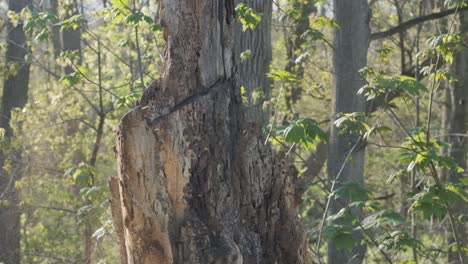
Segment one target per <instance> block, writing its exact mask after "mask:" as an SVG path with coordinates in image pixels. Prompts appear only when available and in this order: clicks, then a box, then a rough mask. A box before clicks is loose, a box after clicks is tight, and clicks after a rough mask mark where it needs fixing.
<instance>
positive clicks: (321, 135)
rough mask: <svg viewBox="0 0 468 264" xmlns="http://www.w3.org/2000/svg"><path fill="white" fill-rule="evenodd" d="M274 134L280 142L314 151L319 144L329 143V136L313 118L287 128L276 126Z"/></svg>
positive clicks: (299, 120)
mask: <svg viewBox="0 0 468 264" xmlns="http://www.w3.org/2000/svg"><path fill="white" fill-rule="evenodd" d="M272 132H274V135H275V138H276V139H277V140H279V141H282V142H286V143H288V144H296V145H299V146H303V147H305V148H306V149H312V150H315V149H316V146H317V143H318V142H322V141H325V142H326V141H328V136H327V134H326V133H325V132H324V131H323V130H322V129H321V128H320V126H319V124H318V122H317V121H315V120H314V119H311V118H300V119H297V120H295V121H293V122H291V123H290V124H289V125H286V126H274V127H273V129H272Z"/></svg>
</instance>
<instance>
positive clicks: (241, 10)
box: [236, 3, 262, 32]
mask: <svg viewBox="0 0 468 264" xmlns="http://www.w3.org/2000/svg"><path fill="white" fill-rule="evenodd" d="M236 15H237V20H238V21H239V22H240V23H241V24H242V31H244V32H245V31H247V30H248V29H250V30H253V29H255V27H256V26H257V25H258V23H260V21H262V15H261V14H259V13H256V12H255V11H254V10H253V9H252V8H251V7H250V6H248V5H247V4H245V3H239V4H237V6H236Z"/></svg>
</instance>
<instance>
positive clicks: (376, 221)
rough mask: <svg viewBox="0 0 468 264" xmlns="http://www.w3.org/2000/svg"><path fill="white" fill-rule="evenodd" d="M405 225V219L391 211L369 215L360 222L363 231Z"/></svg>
mask: <svg viewBox="0 0 468 264" xmlns="http://www.w3.org/2000/svg"><path fill="white" fill-rule="evenodd" d="M404 223H405V219H404V218H403V217H402V216H401V215H400V214H399V213H397V212H395V211H393V210H381V211H378V212H377V213H374V214H371V215H369V216H368V217H366V218H365V219H364V220H363V221H362V227H363V228H364V229H370V228H380V227H385V226H387V225H401V224H404Z"/></svg>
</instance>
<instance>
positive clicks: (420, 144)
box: [400, 132, 463, 172]
mask: <svg viewBox="0 0 468 264" xmlns="http://www.w3.org/2000/svg"><path fill="white" fill-rule="evenodd" d="M443 146H446V144H445V143H444V142H442V141H439V140H436V139H430V140H429V141H428V140H427V136H426V133H425V132H420V133H418V134H415V135H412V136H408V137H407V139H406V141H405V142H404V143H403V144H402V152H401V153H400V161H401V162H402V163H403V164H408V167H407V170H408V172H410V171H413V170H420V171H424V170H430V169H432V168H431V166H436V165H437V166H439V167H440V168H444V169H449V170H455V171H457V172H463V168H462V167H460V165H459V164H457V163H456V162H455V161H454V160H453V159H452V158H450V157H447V156H444V155H441V154H440V153H441V148H442V147H443Z"/></svg>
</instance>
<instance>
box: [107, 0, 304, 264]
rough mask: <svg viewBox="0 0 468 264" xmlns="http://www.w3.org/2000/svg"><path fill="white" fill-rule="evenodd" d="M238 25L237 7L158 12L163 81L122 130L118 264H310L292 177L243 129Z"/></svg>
mask: <svg viewBox="0 0 468 264" xmlns="http://www.w3.org/2000/svg"><path fill="white" fill-rule="evenodd" d="M235 23H236V22H235V21H234V2H233V0H196V1H194V0H182V1H172V0H163V1H161V24H162V25H163V26H164V35H165V38H166V41H167V44H166V52H165V65H164V68H163V73H162V78H161V80H160V81H158V82H157V83H155V84H153V85H152V86H151V87H150V88H148V89H147V90H146V92H145V95H144V96H143V98H142V100H141V103H140V106H138V107H136V108H135V109H134V110H132V111H131V112H130V113H128V114H127V115H126V116H125V117H124V118H123V119H122V121H121V123H120V126H119V131H118V141H117V151H118V171H119V176H118V177H116V178H113V179H112V180H111V186H112V187H113V188H112V194H113V203H112V204H113V215H114V220H115V221H114V223H115V225H116V230H117V232H118V235H119V237H120V238H121V243H122V246H121V255H122V262H123V263H275V262H276V263H309V262H310V260H309V256H308V253H307V243H306V239H305V233H304V231H303V229H302V226H301V223H300V221H299V219H298V218H297V214H296V209H295V208H294V205H293V204H294V182H295V179H296V178H295V171H294V169H293V167H292V166H290V164H288V163H287V162H285V161H283V160H282V159H281V156H280V155H276V154H274V153H273V152H272V151H271V149H270V148H269V147H268V146H265V145H264V144H263V140H262V139H261V137H260V128H261V126H260V125H259V124H256V123H255V122H246V120H250V119H248V117H247V116H246V112H248V111H249V110H250V109H249V108H248V107H245V106H244V105H243V104H242V99H241V95H240V89H239V88H240V85H239V84H240V83H241V81H240V80H242V72H240V73H241V74H239V72H238V69H239V60H238V58H239V54H238V52H237V51H238V48H235V47H234V43H235V41H236V38H238V37H240V36H238V35H236V32H237V31H236V30H235V27H236V26H235ZM252 52H254V50H252ZM263 66H264V65H262V67H263ZM253 70H254V71H255V69H253ZM117 187H118V188H117Z"/></svg>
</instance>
